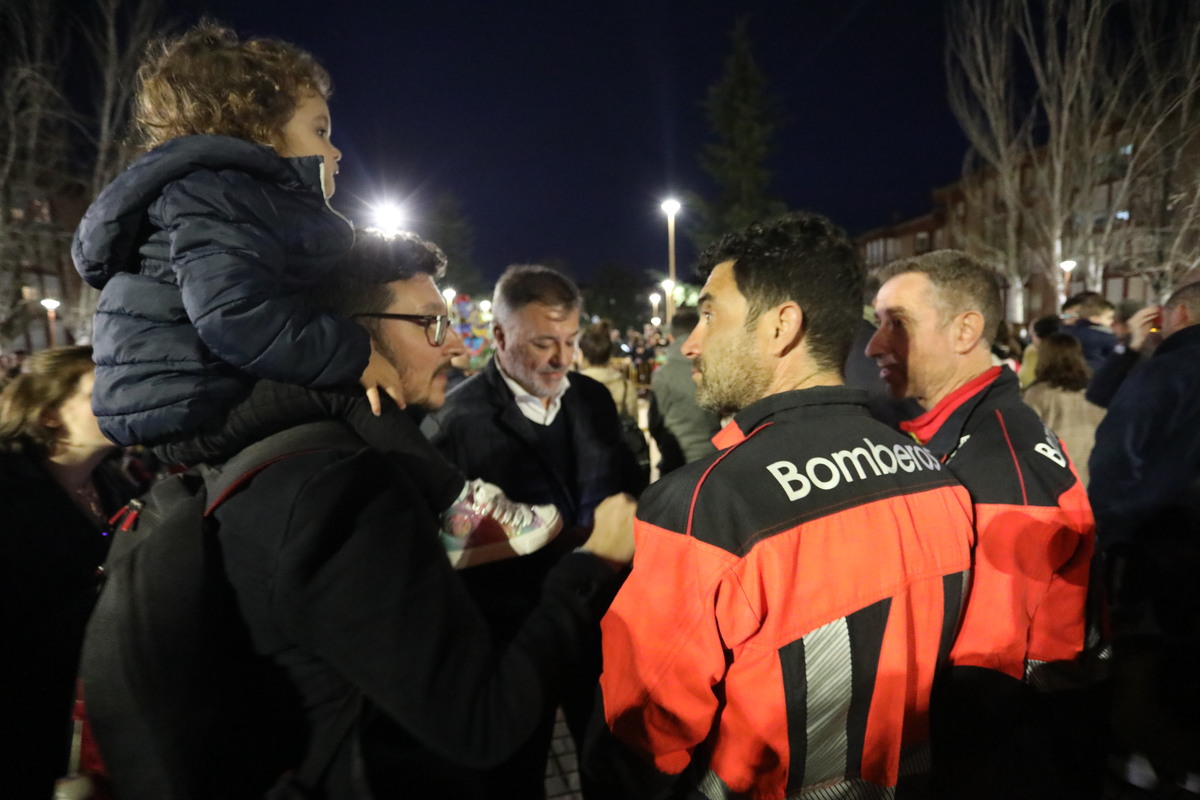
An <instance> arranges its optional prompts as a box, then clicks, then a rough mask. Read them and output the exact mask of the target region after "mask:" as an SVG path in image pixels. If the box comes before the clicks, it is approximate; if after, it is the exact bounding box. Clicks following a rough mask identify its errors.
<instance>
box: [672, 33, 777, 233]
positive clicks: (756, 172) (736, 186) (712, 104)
mask: <svg viewBox="0 0 1200 800" xmlns="http://www.w3.org/2000/svg"><path fill="white" fill-rule="evenodd" d="M731 42H732V51H731V53H730V55H729V57H728V58H727V59H726V60H725V73H724V75H723V76H722V77H721V79H720V80H718V81H717V82H716V83H715V84H713V85H712V86H710V87H709V90H708V97H707V98H706V99H705V101H704V104H703V106H704V110H705V113H706V114H707V116H708V121H709V124H710V125H711V126H712V131H713V134H714V135H715V137H716V141H715V142H712V143H710V144H707V145H705V146H704V148H703V149H702V150H701V153H700V166H701V167H703V169H704V171H705V172H707V173H708V174H709V175H710V176H711V177H712V179H713V181H714V182H715V183H716V185H717V189H718V191H719V196H718V197H717V199H716V201H715V202H709V201H706V200H704V199H702V198H692V200H691V202H694V203H696V204H697V206H698V212H699V213H698V214H696V215H695V216H696V217H697V218H698V222H697V224H696V226H695V227H693V228H692V229H691V230H690V231H689V234H690V235H691V237H692V239H693V241H694V242H695V244H696V245H697V247H704V246H705V245H707V244H708V243H709V242H711V241H713V240H714V239H716V238H718V237H720V236H721V235H722V234H725V233H728V232H729V231H733V230H737V229H739V228H742V227H745V226H746V225H749V224H750V223H752V222H756V221H759V220H762V219H767V218H769V217H773V216H777V215H779V214H782V213H783V212H785V211H786V210H787V206H786V205H785V204H784V203H782V202H780V201H779V200H776V199H773V198H772V197H771V196H770V195H769V193H768V192H769V187H770V184H771V172H770V170H769V169H768V168H767V159H768V158H769V157H770V155H771V153H772V151H773V150H774V144H773V140H774V138H775V134H776V133H777V131H778V129H779V115H778V113H777V111H776V109H775V102H774V100H773V99H772V98H771V97H770V96H769V95H768V93H767V82H766V78H765V77H764V76H763V73H762V70H760V69H759V67H758V63H757V62H756V61H755V59H754V53H753V51H752V49H751V45H750V35H749V32H748V23H747V20H746V18H744V17H743V18H742V19H741V20H739V21H738V23H737V24H736V25H735V26H734V29H733V33H732V36H731Z"/></svg>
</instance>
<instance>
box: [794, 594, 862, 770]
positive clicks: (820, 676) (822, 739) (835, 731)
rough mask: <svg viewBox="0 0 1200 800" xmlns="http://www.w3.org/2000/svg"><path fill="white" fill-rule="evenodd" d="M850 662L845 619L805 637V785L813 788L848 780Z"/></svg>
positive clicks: (822, 627) (837, 620)
mask: <svg viewBox="0 0 1200 800" xmlns="http://www.w3.org/2000/svg"><path fill="white" fill-rule="evenodd" d="M850 658H851V654H850V630H849V628H848V627H847V625H846V618H845V617H842V618H841V619H836V620H834V621H833V622H830V623H828V624H825V625H822V626H821V627H820V628H817V629H816V630H814V631H812V632H810V633H807V634H805V636H804V672H805V675H806V676H807V686H808V692H807V695H806V700H807V703H806V706H807V713H808V716H807V719H808V731H807V746H806V747H807V750H806V752H805V754H804V782H805V783H806V784H808V785H810V786H811V785H813V784H822V783H828V782H830V781H840V780H841V779H842V778H844V777H845V776H846V752H847V750H848V749H849V747H848V745H847V743H846V724H847V717H848V715H849V711H850V694H851V689H852V688H853V683H852V682H851V673H852V671H853V667H852V665H851V661H850Z"/></svg>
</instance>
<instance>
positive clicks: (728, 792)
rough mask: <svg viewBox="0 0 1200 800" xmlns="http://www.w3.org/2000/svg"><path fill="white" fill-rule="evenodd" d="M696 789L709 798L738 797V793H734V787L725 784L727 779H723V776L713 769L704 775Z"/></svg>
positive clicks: (712, 799) (713, 799)
mask: <svg viewBox="0 0 1200 800" xmlns="http://www.w3.org/2000/svg"><path fill="white" fill-rule="evenodd" d="M696 790H697V791H699V792H700V794H702V795H704V796H705V797H707V798H708V800H737V797H738V795H736V794H734V793H733V790H732V789H730V788H729V787H728V786H726V785H725V781H723V780H721V776H720V775H718V774H717V773H715V772H713V771H712V770H711V769H710V770H709V771H708V772H706V773H704V777H703V778H701V779H700V783H699V785H698V786H696Z"/></svg>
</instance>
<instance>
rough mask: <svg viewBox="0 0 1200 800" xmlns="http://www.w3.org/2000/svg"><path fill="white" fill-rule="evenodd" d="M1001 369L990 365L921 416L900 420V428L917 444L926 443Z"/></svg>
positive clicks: (989, 383)
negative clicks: (989, 367)
mask: <svg viewBox="0 0 1200 800" xmlns="http://www.w3.org/2000/svg"><path fill="white" fill-rule="evenodd" d="M1003 369H1004V368H1003V367H992V368H991V369H989V370H988V371H986V372H981V373H980V374H979V375H977V376H976V377H974V378H972V379H971V380H969V381H967V382H966V383H964V384H963V385H962V386H960V387H958V388H957V389H955V390H954V391H953V392H951V393H950V394H948V395H946V396H945V397H943V398H942V400H941V402H939V403H938V404H937V405H936V406H934V407H933V408H931V409H929V410H928V411H926V412H925V413H924V414H922V415H921V416H919V417H917V418H916V419H910V420H906V421H904V422H901V423H900V430H902V431H904V432H905V433H907V434H909V435H910V436H912V437H913V438H914V439H916V440H917V443H918V444H921V445H924V444H927V443H928V442H929V440H930V439H932V438H933V437H934V434H936V433H937V432H938V431H940V430H941V429H942V426H944V425H945V424H946V421H947V420H948V419H950V415H951V414H953V413H954V412H955V411H957V410H958V409H959V408H961V407H962V405H963V403H965V402H967V401H968V400H970V399H971V398H972V397H974V396H975V395H977V394H979V393H980V392H982V391H983V390H984V389H986V388H987V387H988V386H990V385H991V384H992V382H993V381H995V380H996V378H999V377H1000V373H1001V371H1002V370H1003Z"/></svg>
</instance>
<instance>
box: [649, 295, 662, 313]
mask: <svg viewBox="0 0 1200 800" xmlns="http://www.w3.org/2000/svg"><path fill="white" fill-rule="evenodd" d="M659 300H662V295H661V294H659V293H658V292H651V293H650V304H651V305H652V306H654V316H655V317H658V301H659Z"/></svg>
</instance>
